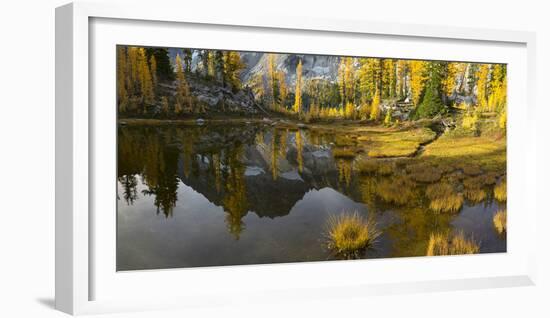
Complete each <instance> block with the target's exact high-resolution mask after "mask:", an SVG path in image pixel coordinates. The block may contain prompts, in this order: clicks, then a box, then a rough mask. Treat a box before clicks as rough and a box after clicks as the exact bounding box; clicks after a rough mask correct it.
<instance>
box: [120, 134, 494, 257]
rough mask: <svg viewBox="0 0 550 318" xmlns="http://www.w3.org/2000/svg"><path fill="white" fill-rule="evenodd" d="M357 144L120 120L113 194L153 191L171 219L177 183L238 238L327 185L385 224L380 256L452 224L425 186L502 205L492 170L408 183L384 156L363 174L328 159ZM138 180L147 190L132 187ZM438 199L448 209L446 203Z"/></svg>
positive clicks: (341, 160)
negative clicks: (254, 221) (215, 209)
mask: <svg viewBox="0 0 550 318" xmlns="http://www.w3.org/2000/svg"><path fill="white" fill-rule="evenodd" d="M356 143H357V142H356V138H354V137H353V136H349V135H335V134H334V133H332V132H331V133H328V132H324V131H317V130H315V129H308V130H300V129H288V128H284V129H283V128H277V127H271V126H267V125H263V124H248V125H214V124H210V125H205V126H153V127H151V126H121V127H119V129H118V182H119V185H120V187H119V189H120V191H121V192H122V193H120V198H121V200H123V201H124V203H125V204H126V205H132V204H134V202H136V200H137V199H138V198H139V194H140V193H141V194H143V195H144V196H151V197H152V198H154V200H153V204H154V207H155V208H156V211H155V212H156V213H157V214H160V213H162V214H163V215H165V216H166V217H177V213H175V210H176V211H177V206H179V205H183V204H185V202H179V201H178V188H179V187H180V186H181V185H182V184H184V185H186V186H188V187H191V188H192V189H193V190H195V191H196V192H198V193H200V194H201V195H203V196H204V197H205V198H206V199H207V200H208V201H210V202H212V203H213V204H215V205H216V206H219V207H222V208H223V211H224V214H225V223H226V226H227V231H228V233H230V234H231V235H232V237H233V238H234V239H235V240H240V239H241V238H242V235H243V233H245V232H246V230H245V229H246V227H245V221H244V218H245V216H246V215H247V214H248V213H249V212H253V213H255V214H256V215H257V216H259V217H269V218H275V217H284V216H286V215H288V214H289V213H290V212H291V210H292V209H293V208H294V207H295V206H296V205H297V204H298V203H299V202H300V201H301V200H302V199H303V197H304V196H305V195H306V193H308V192H309V191H311V190H312V189H316V190H321V189H325V188H331V189H334V190H336V191H337V192H339V193H341V194H342V195H344V196H346V197H348V198H349V199H351V200H353V201H354V202H357V203H358V204H362V205H363V206H364V207H365V209H366V210H367V211H369V213H374V214H376V215H377V217H378V218H379V219H381V220H383V222H382V223H381V224H382V226H384V234H383V235H382V240H383V241H384V242H386V243H385V244H388V245H389V246H390V247H389V248H387V250H386V252H384V253H385V255H384V256H412V255H423V254H424V253H425V250H426V244H427V242H428V240H429V237H430V234H431V233H434V232H442V233H443V232H448V231H450V230H452V229H453V227H454V226H455V225H454V223H453V222H456V215H457V213H444V212H440V213H436V212H433V211H431V210H430V206H434V200H435V199H436V197H434V196H433V195H426V190H427V188H430V190H429V191H430V193H432V192H434V191H435V192H438V189H439V188H441V191H439V192H443V190H445V191H447V192H449V191H451V192H452V195H454V196H458V197H460V198H464V202H463V203H462V207H464V208H468V207H476V208H477V207H478V208H479V209H494V208H495V205H499V206H501V205H502V204H501V203H498V202H496V201H495V200H494V196H493V195H492V194H493V192H494V191H493V188H494V186H495V183H496V182H497V180H499V178H501V175H499V174H498V173H497V174H495V173H493V174H492V175H481V176H476V177H463V176H457V173H458V172H457V173H449V174H446V175H445V177H442V178H441V180H439V181H436V182H434V183H432V184H428V183H422V182H418V181H415V179H414V175H412V174H411V173H409V172H408V171H409V170H410V169H409V170H408V169H407V166H406V163H405V164H404V163H402V162H398V161H397V162H389V161H384V160H380V161H376V162H377V163H376V164H375V166H373V167H372V169H369V170H365V169H363V170H362V171H361V172H360V171H359V170H358V168H357V166H356V163H357V160H356V159H357V158H353V157H351V158H350V157H337V158H335V157H334V156H333V153H332V151H331V150H332V149H333V148H334V147H346V149H348V148H349V149H353V147H355V146H356ZM438 169H440V168H438ZM448 170H449V169H448ZM140 183H141V184H142V185H141V187H144V189H143V190H142V191H141V192H138V188H140ZM443 187H444V189H443ZM447 192H445V193H447ZM180 200H181V197H180ZM455 203H456V202H455ZM437 204H438V207H441V211H446V209H445V206H442V205H445V204H447V203H446V201H444V200H440V201H438V202H437ZM304 231H307V227H304ZM297 244H299V242H297Z"/></svg>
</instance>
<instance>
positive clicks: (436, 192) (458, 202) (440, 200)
mask: <svg viewBox="0 0 550 318" xmlns="http://www.w3.org/2000/svg"><path fill="white" fill-rule="evenodd" d="M426 197H427V198H428V199H430V210H432V211H434V212H437V213H447V212H458V211H459V210H460V208H461V207H462V203H464V198H463V197H462V194H461V193H456V192H455V191H454V188H453V186H452V185H450V184H449V183H444V182H443V183H436V184H432V185H429V186H428V187H427V188H426Z"/></svg>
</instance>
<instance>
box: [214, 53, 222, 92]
mask: <svg viewBox="0 0 550 318" xmlns="http://www.w3.org/2000/svg"><path fill="white" fill-rule="evenodd" d="M214 68H215V70H216V79H217V80H218V81H220V82H221V84H222V86H225V81H224V77H225V61H224V54H223V51H216V54H215V55H214Z"/></svg>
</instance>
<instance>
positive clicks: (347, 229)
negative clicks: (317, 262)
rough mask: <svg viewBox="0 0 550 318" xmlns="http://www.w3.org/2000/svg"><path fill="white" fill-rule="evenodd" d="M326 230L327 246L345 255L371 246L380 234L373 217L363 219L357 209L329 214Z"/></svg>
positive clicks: (350, 255) (350, 254)
mask: <svg viewBox="0 0 550 318" xmlns="http://www.w3.org/2000/svg"><path fill="white" fill-rule="evenodd" d="M327 232H328V233H327V234H328V239H329V243H328V246H329V248H330V249H332V250H334V251H335V252H336V253H338V254H340V255H343V256H346V257H352V256H355V255H356V254H357V253H358V252H360V251H362V250H364V249H366V248H370V247H372V246H373V244H374V243H375V242H376V240H377V238H378V237H379V236H380V234H381V232H380V231H379V230H378V229H377V224H376V222H375V220H374V218H373V217H369V218H366V219H365V218H364V217H362V216H360V215H359V213H358V212H357V211H355V212H353V213H344V214H340V215H338V216H334V215H331V216H330V218H329V220H328V231H327Z"/></svg>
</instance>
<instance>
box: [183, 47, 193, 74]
mask: <svg viewBox="0 0 550 318" xmlns="http://www.w3.org/2000/svg"><path fill="white" fill-rule="evenodd" d="M191 61H193V50H191V49H183V63H184V64H185V72H187V73H189V72H191Z"/></svg>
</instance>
